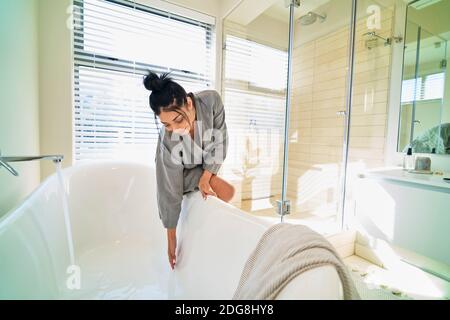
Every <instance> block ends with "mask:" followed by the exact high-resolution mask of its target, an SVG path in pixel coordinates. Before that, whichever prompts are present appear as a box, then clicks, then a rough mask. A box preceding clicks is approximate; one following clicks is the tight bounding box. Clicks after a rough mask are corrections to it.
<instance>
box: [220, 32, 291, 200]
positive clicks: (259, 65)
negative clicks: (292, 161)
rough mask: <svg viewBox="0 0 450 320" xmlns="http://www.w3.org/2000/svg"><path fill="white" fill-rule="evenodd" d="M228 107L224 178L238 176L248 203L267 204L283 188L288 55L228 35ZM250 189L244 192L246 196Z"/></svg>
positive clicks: (226, 69)
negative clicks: (279, 178) (261, 201)
mask: <svg viewBox="0 0 450 320" xmlns="http://www.w3.org/2000/svg"><path fill="white" fill-rule="evenodd" d="M224 76H225V81H224V103H225V106H226V112H227V114H226V117H227V126H228V130H229V131H230V132H232V133H233V134H232V135H230V144H229V150H228V155H227V158H226V160H225V163H224V174H225V175H227V174H229V175H232V176H238V177H240V178H241V179H242V180H243V181H244V185H245V183H246V182H249V181H251V182H252V186H248V187H245V188H244V187H243V190H242V195H241V197H242V198H243V199H261V198H268V197H270V196H271V195H273V193H277V191H274V190H275V189H279V187H280V186H281V183H280V182H278V181H276V180H274V176H275V175H277V174H279V175H281V170H280V169H281V166H280V158H279V156H280V155H281V154H282V142H283V128H284V112H285V104H286V100H285V98H286V82H287V52H286V51H283V50H279V49H277V48H273V47H270V46H267V45H263V44H260V43H258V42H255V41H251V40H248V39H243V38H241V37H238V36H235V35H232V34H227V35H226V41H225V67H224ZM244 189H245V190H244Z"/></svg>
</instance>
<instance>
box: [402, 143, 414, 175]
mask: <svg viewBox="0 0 450 320" xmlns="http://www.w3.org/2000/svg"><path fill="white" fill-rule="evenodd" d="M403 170H414V156H413V154H412V148H411V147H408V151H407V152H406V154H405V155H404V157H403Z"/></svg>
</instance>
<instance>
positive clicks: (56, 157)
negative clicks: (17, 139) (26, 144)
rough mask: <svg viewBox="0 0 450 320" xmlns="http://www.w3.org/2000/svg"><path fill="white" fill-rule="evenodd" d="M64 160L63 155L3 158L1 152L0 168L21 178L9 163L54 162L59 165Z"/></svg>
mask: <svg viewBox="0 0 450 320" xmlns="http://www.w3.org/2000/svg"><path fill="white" fill-rule="evenodd" d="M63 159H64V156H63V155H45V156H17V157H16V156H14V157H3V156H2V153H1V150H0V167H4V168H5V169H6V170H8V171H9V172H10V173H11V174H12V175H14V176H16V177H17V176H19V173H18V172H17V171H16V170H15V169H14V168H13V167H12V166H11V165H9V162H22V161H34V160H53V162H54V163H59V162H61V161H62V160H63Z"/></svg>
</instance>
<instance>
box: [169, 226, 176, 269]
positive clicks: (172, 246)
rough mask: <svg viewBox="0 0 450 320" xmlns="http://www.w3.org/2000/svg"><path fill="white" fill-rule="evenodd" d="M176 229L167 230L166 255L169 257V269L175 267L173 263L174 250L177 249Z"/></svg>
mask: <svg viewBox="0 0 450 320" xmlns="http://www.w3.org/2000/svg"><path fill="white" fill-rule="evenodd" d="M176 231H177V229H176V228H173V229H167V253H168V255H169V263H170V267H171V268H172V270H173V268H174V267H175V263H176V260H177V257H176V255H175V252H176V249H177V234H176Z"/></svg>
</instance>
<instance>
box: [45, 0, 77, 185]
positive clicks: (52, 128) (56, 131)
mask: <svg viewBox="0 0 450 320" xmlns="http://www.w3.org/2000/svg"><path fill="white" fill-rule="evenodd" d="M70 4H71V1H70V0H39V68H40V73H39V85H40V87H39V93H40V94H39V97H40V99H39V108H40V114H39V118H40V146H41V153H42V154H62V155H64V161H63V167H67V166H70V165H71V164H72V101H73V98H72V82H73V80H72V79H73V78H72V70H73V58H72V51H73V48H72V31H71V30H70V29H69V28H68V27H67V21H68V19H69V18H70V14H69V13H68V12H70V10H68V8H69V6H70ZM54 172H55V166H54V164H53V163H52V162H51V161H45V162H42V164H41V179H45V178H46V177H47V176H48V175H50V174H52V173H54Z"/></svg>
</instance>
